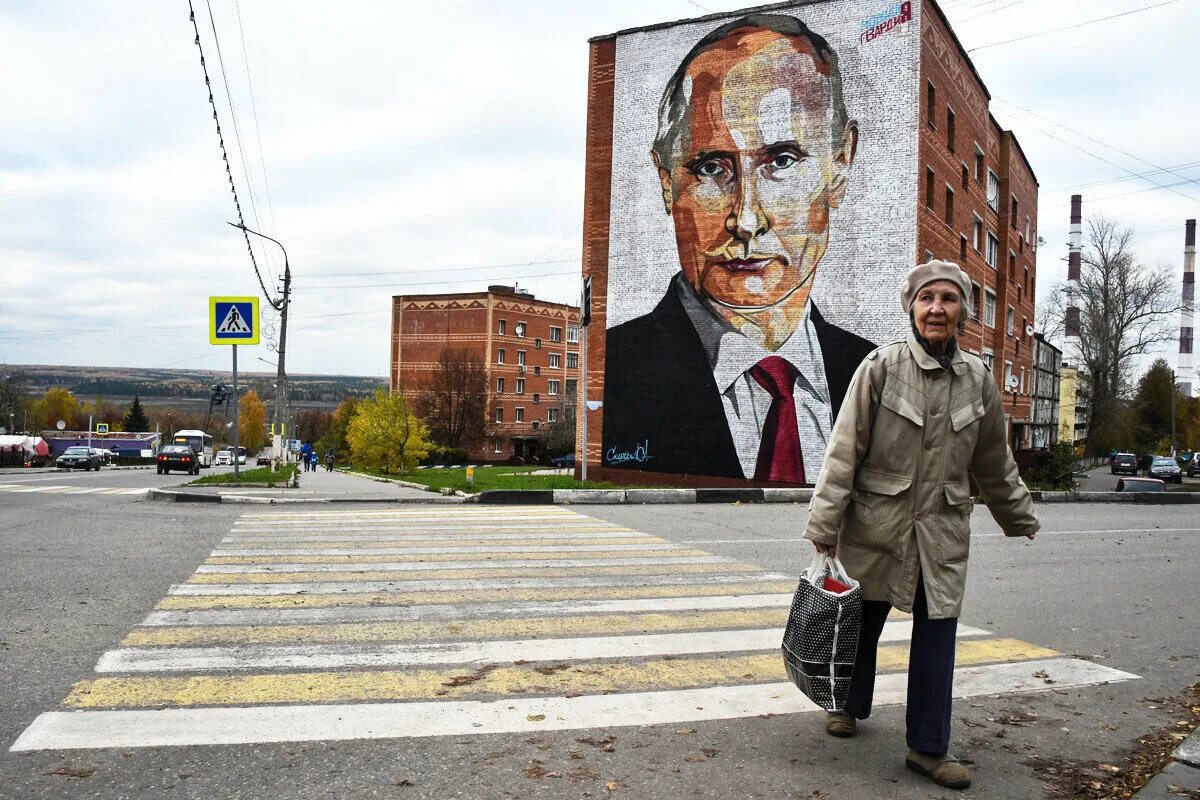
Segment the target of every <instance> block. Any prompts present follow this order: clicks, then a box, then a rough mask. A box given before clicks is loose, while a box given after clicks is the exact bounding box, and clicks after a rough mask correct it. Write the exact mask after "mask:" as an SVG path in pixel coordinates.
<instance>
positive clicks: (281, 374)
mask: <svg viewBox="0 0 1200 800" xmlns="http://www.w3.org/2000/svg"><path fill="white" fill-rule="evenodd" d="M229 224H230V225H232V226H233V227H235V228H237V229H238V230H240V231H242V232H243V233H253V234H254V235H255V236H258V237H259V238H261V239H266V240H267V241H269V242H274V243H275V244H277V245H279V249H280V250H282V251H283V302H282V303H281V305H280V307H279V349H278V350H277V351H276V352H277V353H279V362H278V363H277V364H276V365H275V383H276V386H275V409H274V414H273V415H272V416H273V417H274V419H273V420H272V425H273V427H274V428H275V429H276V430H278V431H279V436H280V438H281V440H282V437H283V429H282V425H281V424H282V423H283V422H284V421H285V420H286V419H287V401H288V400H287V370H286V368H285V367H284V354H285V353H286V352H287V319H288V304H289V302H290V297H291V290H292V268H291V266H290V265H289V264H288V255H287V248H285V247H284V246H283V244H282V243H281V242H280V241H279V240H278V239H273V238H272V237H270V236H267V235H266V234H265V233H259V232H258V231H255V230H251V229H250V228H247V227H246V226H245V225H242V224H240V223H237V222H230V223H229ZM268 299H270V298H268ZM268 363H269V362H268ZM272 444H274V442H272ZM275 455H276V458H278V457H279V455H280V454H279V453H276V454H275Z"/></svg>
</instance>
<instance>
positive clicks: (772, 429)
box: [750, 356, 805, 483]
mask: <svg viewBox="0 0 1200 800" xmlns="http://www.w3.org/2000/svg"><path fill="white" fill-rule="evenodd" d="M798 374H799V371H798V370H797V369H796V368H795V367H793V366H792V365H791V364H790V363H788V362H787V361H786V360H785V359H783V358H780V357H779V356H767V357H766V358H764V359H763V360H762V361H759V362H758V363H757V364H755V365H754V366H753V367H751V368H750V377H752V378H754V380H755V381H756V382H757V383H758V385H759V386H761V387H763V388H764V389H766V390H767V392H769V393H770V395H771V408H770V409H769V410H768V411H767V419H766V423H765V424H764V425H763V430H762V443H761V444H760V445H759V448H758V464H757V466H756V468H755V470H754V480H756V481H779V482H785V483H804V482H805V480H804V455H803V454H802V453H801V452H800V429H799V427H798V426H797V424H796V400H795V398H794V397H793V395H792V392H793V390H794V388H795V385H796V376H797V375H798Z"/></svg>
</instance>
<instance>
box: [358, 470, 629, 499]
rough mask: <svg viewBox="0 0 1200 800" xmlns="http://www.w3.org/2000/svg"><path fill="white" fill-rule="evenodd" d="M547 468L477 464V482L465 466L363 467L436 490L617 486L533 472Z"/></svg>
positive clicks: (379, 474)
mask: <svg viewBox="0 0 1200 800" xmlns="http://www.w3.org/2000/svg"><path fill="white" fill-rule="evenodd" d="M541 469H546V467H476V468H475V483H474V485H471V484H468V483H467V470H466V468H465V467H458V468H449V467H435V468H432V469H414V470H412V471H411V472H406V473H404V474H402V475H385V474H383V473H382V472H377V471H373V470H360V471H361V472H365V473H367V474H369V475H378V476H379V477H381V478H394V479H399V480H402V481H411V482H413V483H423V484H425V485H426V486H428V487H429V488H431V489H434V490H437V489H442V488H446V487H449V488H451V489H458V490H460V491H463V492H471V493H474V492H482V491H484V490H485V489H615V488H617V487H616V486H614V485H613V484H611V483H602V482H599V481H588V482H587V483H583V482H582V481H577V480H575V478H574V476H572V475H530V474H529V473H531V472H533V471H534V470H541Z"/></svg>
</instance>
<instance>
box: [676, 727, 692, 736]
mask: <svg viewBox="0 0 1200 800" xmlns="http://www.w3.org/2000/svg"><path fill="white" fill-rule="evenodd" d="M695 732H696V729H695V728H676V729H675V735H676V736H687V735H688V734H689V733H695Z"/></svg>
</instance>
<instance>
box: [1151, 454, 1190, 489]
mask: <svg viewBox="0 0 1200 800" xmlns="http://www.w3.org/2000/svg"><path fill="white" fill-rule="evenodd" d="M1146 477H1147V478H1158V479H1160V480H1164V481H1171V482H1172V483H1183V470H1181V469H1180V468H1179V465H1178V464H1176V463H1175V459H1173V458H1171V457H1169V456H1155V457H1154V458H1153V459H1151V460H1150V468H1149V469H1148V470H1146Z"/></svg>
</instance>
